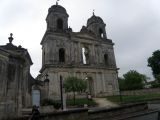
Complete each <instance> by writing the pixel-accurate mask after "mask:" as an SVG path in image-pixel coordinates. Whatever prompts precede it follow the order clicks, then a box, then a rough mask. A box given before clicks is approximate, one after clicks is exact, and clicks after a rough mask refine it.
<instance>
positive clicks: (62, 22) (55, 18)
mask: <svg viewBox="0 0 160 120" xmlns="http://www.w3.org/2000/svg"><path fill="white" fill-rule="evenodd" d="M68 17H69V15H68V14H67V12H66V10H65V8H63V7H62V6H60V5H58V3H56V5H53V6H51V8H49V10H48V15H47V18H46V22H47V30H49V31H60V32H62V31H65V30H66V29H68Z"/></svg>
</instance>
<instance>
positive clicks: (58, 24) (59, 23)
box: [57, 19, 63, 30]
mask: <svg viewBox="0 0 160 120" xmlns="http://www.w3.org/2000/svg"><path fill="white" fill-rule="evenodd" d="M57 29H60V30H62V29H63V20H61V19H58V20H57Z"/></svg>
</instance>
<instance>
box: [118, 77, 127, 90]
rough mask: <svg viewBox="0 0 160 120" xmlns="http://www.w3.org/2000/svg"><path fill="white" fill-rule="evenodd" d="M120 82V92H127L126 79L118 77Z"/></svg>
mask: <svg viewBox="0 0 160 120" xmlns="http://www.w3.org/2000/svg"><path fill="white" fill-rule="evenodd" d="M118 82H119V89H120V90H122V91H123V90H125V86H126V85H125V79H124V78H122V77H118Z"/></svg>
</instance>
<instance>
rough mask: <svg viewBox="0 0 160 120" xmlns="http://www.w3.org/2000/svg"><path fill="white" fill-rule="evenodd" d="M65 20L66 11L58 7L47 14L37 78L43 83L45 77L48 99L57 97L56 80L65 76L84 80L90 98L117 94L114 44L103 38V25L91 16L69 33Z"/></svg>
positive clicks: (50, 9)
mask: <svg viewBox="0 0 160 120" xmlns="http://www.w3.org/2000/svg"><path fill="white" fill-rule="evenodd" d="M68 18H69V15H68V13H67V11H66V9H65V8H64V7H62V6H60V5H58V4H56V5H53V6H51V8H49V10H48V15H47V18H46V23H47V30H46V32H45V34H44V36H43V38H42V41H41V45H42V68H41V70H40V73H41V74H40V75H39V76H38V79H39V80H41V81H43V80H45V75H46V74H47V75H48V79H49V88H48V89H49V93H48V97H49V98H51V99H58V98H59V97H60V77H61V78H62V79H63V80H65V78H66V77H68V76H76V77H78V78H81V79H83V80H86V81H87V84H88V88H87V92H88V93H89V94H91V95H92V96H93V97H100V96H107V95H113V94H118V91H119V88H118V80H117V67H116V61H115V55H114V48H113V46H114V43H113V42H112V40H110V39H108V38H107V35H106V30H105V26H106V24H105V23H104V21H103V20H102V18H100V17H98V16H96V15H94V13H93V15H92V16H91V17H90V18H89V19H88V20H87V24H86V26H82V29H81V30H80V32H73V31H72V29H71V28H70V27H68ZM77 24H78V23H77Z"/></svg>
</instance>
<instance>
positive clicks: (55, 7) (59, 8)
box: [48, 5, 67, 14]
mask: <svg viewBox="0 0 160 120" xmlns="http://www.w3.org/2000/svg"><path fill="white" fill-rule="evenodd" d="M48 12H49V13H51V12H58V13H65V14H67V12H66V9H65V8H64V7H62V6H61V5H53V6H51V7H50V8H49V10H48Z"/></svg>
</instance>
